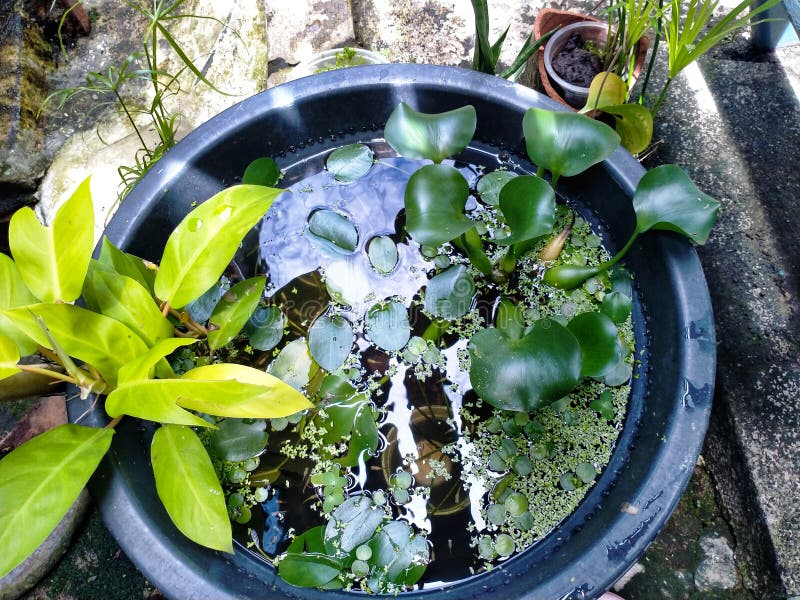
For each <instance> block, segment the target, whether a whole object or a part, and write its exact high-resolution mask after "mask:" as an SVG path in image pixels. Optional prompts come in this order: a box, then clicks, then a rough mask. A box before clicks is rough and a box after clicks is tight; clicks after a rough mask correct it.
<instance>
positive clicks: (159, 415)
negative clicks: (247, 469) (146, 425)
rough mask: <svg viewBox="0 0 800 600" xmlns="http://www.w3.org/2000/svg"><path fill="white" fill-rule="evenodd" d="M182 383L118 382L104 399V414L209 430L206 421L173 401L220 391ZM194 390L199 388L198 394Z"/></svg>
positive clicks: (169, 381) (158, 380)
mask: <svg viewBox="0 0 800 600" xmlns="http://www.w3.org/2000/svg"><path fill="white" fill-rule="evenodd" d="M182 383H183V382H182V381H181V380H180V379H144V380H141V379H140V380H135V381H131V382H130V383H121V384H120V385H119V386H118V387H117V388H116V389H115V390H114V391H112V392H111V393H110V394H109V395H108V397H107V398H106V403H105V409H106V413H108V416H110V417H112V418H116V417H119V416H121V415H128V416H130V417H136V418H137V419H145V420H147V421H155V422H157V423H173V424H175V425H191V426H193V427H211V425H210V424H209V423H208V422H207V421H205V420H203V419H201V418H200V417H198V416H197V415H195V414H193V413H191V412H189V411H188V410H184V409H183V408H181V407H180V406H178V405H177V404H176V401H177V399H178V398H179V397H181V396H182V394H183V393H184V392H186V393H193V394H195V395H201V394H204V393H205V394H208V393H215V392H216V393H220V392H221V391H222V390H219V389H212V386H207V387H201V386H195V387H193V386H191V385H181V384H182ZM197 387H201V389H200V390H199V391H198V390H197Z"/></svg>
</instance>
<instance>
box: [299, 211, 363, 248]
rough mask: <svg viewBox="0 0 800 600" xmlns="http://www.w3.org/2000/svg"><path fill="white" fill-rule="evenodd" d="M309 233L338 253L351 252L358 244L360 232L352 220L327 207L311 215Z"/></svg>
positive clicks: (314, 238) (312, 237)
mask: <svg viewBox="0 0 800 600" xmlns="http://www.w3.org/2000/svg"><path fill="white" fill-rule="evenodd" d="M308 235H309V237H311V239H313V240H314V241H316V242H319V243H321V244H322V246H323V247H324V248H328V249H330V250H332V251H333V252H335V253H337V254H350V253H351V252H353V251H354V250H355V249H356V246H357V245H358V232H357V231H356V228H355V227H354V226H353V224H352V223H351V222H350V220H349V219H348V218H347V217H344V216H342V215H340V214H339V213H337V212H335V211H332V210H328V209H326V208H323V209H321V210H318V211H315V212H314V214H312V215H311V219H309V222H308Z"/></svg>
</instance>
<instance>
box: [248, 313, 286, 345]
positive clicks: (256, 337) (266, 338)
mask: <svg viewBox="0 0 800 600" xmlns="http://www.w3.org/2000/svg"><path fill="white" fill-rule="evenodd" d="M284 324H285V319H284V317H283V313H282V312H281V309H280V308H278V307H277V306H259V307H258V308H256V310H255V312H254V313H253V314H252V316H251V317H250V319H249V320H248V321H247V324H245V326H244V332H245V333H246V334H247V339H248V341H249V342H250V345H251V346H252V347H253V348H255V349H256V350H262V351H263V350H272V349H273V348H274V347H275V346H277V345H278V342H280V341H281V340H282V339H283V326H284Z"/></svg>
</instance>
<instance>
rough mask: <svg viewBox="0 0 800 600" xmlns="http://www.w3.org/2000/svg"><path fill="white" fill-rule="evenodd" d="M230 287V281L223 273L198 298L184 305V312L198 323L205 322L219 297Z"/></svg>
mask: <svg viewBox="0 0 800 600" xmlns="http://www.w3.org/2000/svg"><path fill="white" fill-rule="evenodd" d="M229 289H231V281H230V279H228V278H227V277H225V276H224V275H223V276H222V277H221V278H220V280H219V281H218V282H216V283H215V284H214V285H212V286H211V287H210V288H208V289H207V290H206V291H205V292H203V293H202V294H201V295H200V297H199V298H197V299H196V300H192V301H191V302H189V304H187V305H186V312H188V313H189V316H190V317H192V318H193V319H194V320H195V321H197V322H198V323H205V322H206V321H208V320H209V319H210V318H211V314H212V313H213V312H214V308H215V307H216V306H217V303H218V302H219V301H220V299H221V298H222V297H223V296H224V295H225V292H227V291H228V290H229Z"/></svg>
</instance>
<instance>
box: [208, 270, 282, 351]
mask: <svg viewBox="0 0 800 600" xmlns="http://www.w3.org/2000/svg"><path fill="white" fill-rule="evenodd" d="M266 284H267V278H266V277H265V276H264V275H256V276H255V277H251V278H250V279H245V280H244V281H240V282H239V283H237V284H236V285H234V286H233V287H232V288H231V289H229V290H228V291H227V292H225V294H223V296H222V298H220V301H219V303H218V304H217V306H216V307H214V312H213V313H212V314H211V317H209V320H208V322H209V325H211V326H214V327H216V329H213V330H211V331H209V332H208V345H209V347H210V348H211V349H212V350H215V349H216V348H221V347H222V346H224V345H225V344H227V343H228V342H230V341H231V340H232V339H233V338H235V337H236V336H237V335H238V334H239V332H240V331H241V330H242V328H243V327H244V326H245V325H246V324H247V322H248V321H249V320H250V317H251V316H252V315H253V313H254V312H255V310H256V307H257V306H258V302H259V301H260V300H261V294H263V293H264V286H265V285H266Z"/></svg>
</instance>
